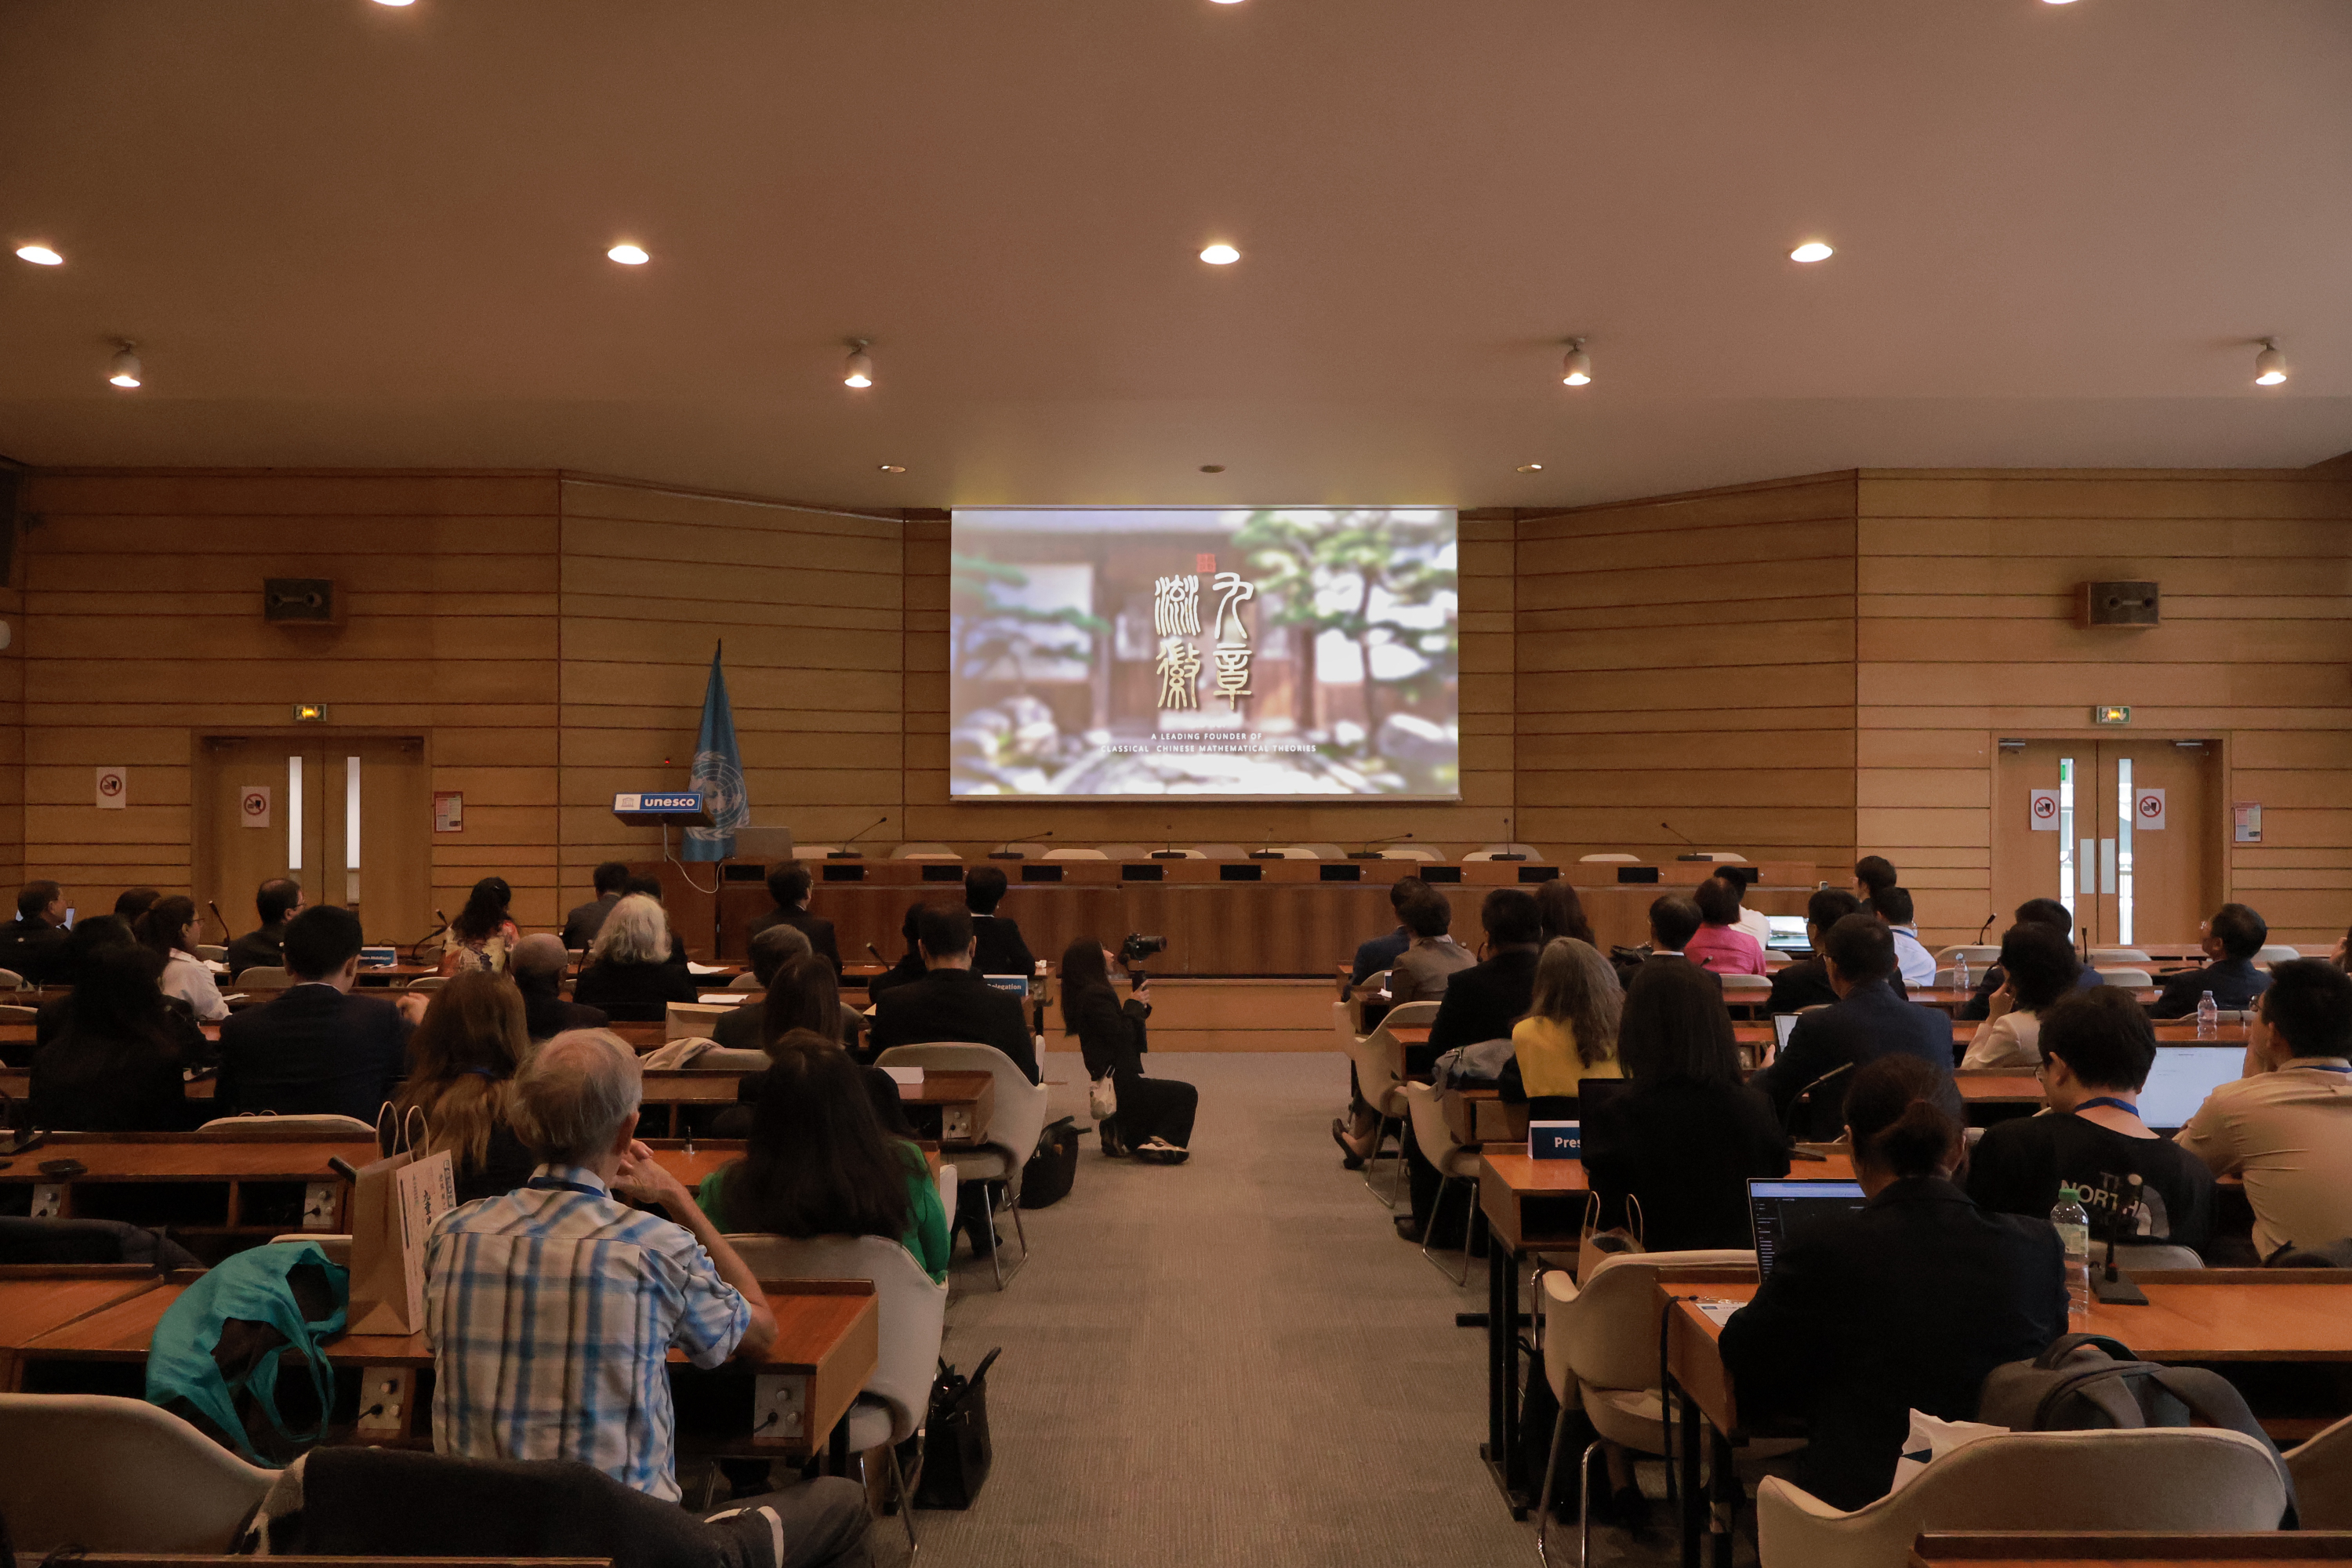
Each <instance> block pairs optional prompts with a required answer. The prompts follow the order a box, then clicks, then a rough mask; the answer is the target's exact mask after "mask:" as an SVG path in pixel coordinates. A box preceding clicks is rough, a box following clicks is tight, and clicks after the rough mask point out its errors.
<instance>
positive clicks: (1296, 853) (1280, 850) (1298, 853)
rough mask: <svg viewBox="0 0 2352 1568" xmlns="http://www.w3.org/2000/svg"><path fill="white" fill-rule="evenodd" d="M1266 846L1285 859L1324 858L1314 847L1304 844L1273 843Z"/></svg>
mask: <svg viewBox="0 0 2352 1568" xmlns="http://www.w3.org/2000/svg"><path fill="white" fill-rule="evenodd" d="M1267 848H1268V849H1269V850H1270V851H1272V852H1273V853H1274V854H1276V855H1279V856H1280V857H1282V858H1284V859H1285V860H1320V859H1321V858H1323V857H1322V856H1320V855H1318V854H1317V853H1315V851H1314V850H1313V849H1312V848H1310V847H1308V846H1307V845H1304V844H1273V845H1268V846H1267Z"/></svg>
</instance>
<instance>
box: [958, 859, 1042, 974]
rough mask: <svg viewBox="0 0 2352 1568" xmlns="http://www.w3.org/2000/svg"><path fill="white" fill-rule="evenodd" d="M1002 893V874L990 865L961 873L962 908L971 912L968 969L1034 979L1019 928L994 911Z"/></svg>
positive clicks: (1031, 957)
mask: <svg viewBox="0 0 2352 1568" xmlns="http://www.w3.org/2000/svg"><path fill="white" fill-rule="evenodd" d="M1004 892H1005V880H1004V873H1003V871H1002V870H1000V869H998V868H996V867H994V866H974V867H973V868H971V870H969V871H966V872H965V873H964V874H963V902H964V908H966V909H968V910H971V937H972V944H973V952H972V961H971V966H972V967H973V968H974V969H977V970H979V971H980V972H981V973H982V974H1026V975H1030V976H1033V977H1034V975H1035V974H1036V973H1037V959H1036V956H1035V955H1034V953H1032V952H1030V951H1029V944H1028V943H1027V942H1023V941H1022V940H1021V928H1020V926H1019V925H1017V924H1015V923H1014V921H1013V918H1012V917H1011V916H1010V915H1000V914H998V913H997V912H996V909H997V906H998V905H999V904H1001V903H1003V901H1004Z"/></svg>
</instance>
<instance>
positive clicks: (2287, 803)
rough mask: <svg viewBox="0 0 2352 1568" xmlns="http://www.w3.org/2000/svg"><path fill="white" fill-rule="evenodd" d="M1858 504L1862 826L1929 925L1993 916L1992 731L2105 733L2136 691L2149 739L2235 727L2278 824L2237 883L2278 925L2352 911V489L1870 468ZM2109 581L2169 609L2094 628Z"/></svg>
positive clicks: (2241, 779) (2254, 476) (2231, 790)
mask: <svg viewBox="0 0 2352 1568" xmlns="http://www.w3.org/2000/svg"><path fill="white" fill-rule="evenodd" d="M1857 514H1858V524H1857V546H1856V563H1855V567H1856V581H1857V583H1858V584H1859V586H1860V589H1861V599H1860V603H1859V605H1858V608H1857V615H1856V623H1855V625H1856V649H1857V658H1858V660H1859V664H1858V669H1857V677H1856V679H1857V684H1858V687H1859V690H1860V708H1859V711H1858V714H1857V720H1856V730H1857V735H1856V742H1857V744H1856V751H1857V753H1858V756H1859V759H1860V765H1859V767H1858V769H1857V773H1856V778H1857V781H1858V799H1859V800H1860V802H1861V805H1862V810H1861V813H1860V822H1859V826H1858V834H1859V841H1860V845H1861V847H1862V849H1863V851H1864V852H1865V853H1877V854H1883V855H1885V856H1886V857H1887V858H1890V859H1892V860H1893V861H1895V864H1896V865H1897V866H1899V867H1902V868H1904V877H1905V880H1906V883H1908V884H1910V885H1911V886H1912V887H1913V889H1915V891H1916V893H1917V894H1918V904H1919V912H1920V919H1921V923H1922V927H1923V934H1924V935H1926V936H1927V939H1928V940H1929V941H1930V942H1936V941H1958V940H1964V939H1965V938H1966V937H1967V936H1968V935H1969V933H1971V932H1973V931H1975V930H1976V927H1977V922H1978V921H1980V920H1982V919H1983V918H1984V910H1985V900H1986V896H1987V891H1988V889H1990V885H1991V884H1990V842H1991V817H1990V811H1991V808H1992V805H1993V803H1992V800H1991V795H1990V791H1991V785H1992V756H1991V750H1992V743H1993V742H1994V741H1995V740H1997V739H1998V738H1999V737H2000V735H2003V734H2027V735H2047V736H2076V737H2084V738H2088V737H2091V736H2093V735H2095V734H2096V733H2098V731H2094V730H2093V729H2092V727H2091V726H2090V724H2089V717H2090V716H2089V712H2088V709H2089V707H2090V705H2091V704H2093V703H2099V702H2124V703H2129V704H2131V705H2132V709H2133V721H2132V726H2131V730H2130V731H2128V733H2129V734H2131V735H2133V736H2147V737H2149V738H2160V737H2167V736H2176V737H2180V738H2197V737H2215V736H2218V737H2221V738H2222V739H2224V740H2225V741H2226V742H2227V746H2226V749H2225V752H2224V755H2225V758H2226V759H2227V762H2228V763H2229V766H2230V769H2231V773H2230V776H2229V778H2228V781H2227V784H2226V789H2225V795H2226V798H2227V799H2232V800H2259V801H2261V802H2262V803H2263V806H2264V827H2265V835H2264V837H2265V842H2264V844H2263V846H2262V847H2258V848H2257V847H2246V848H2240V849H2234V850H2233V851H2232V852H2231V856H2230V858H2229V860H2228V867H2229V870H2228V877H2229V880H2230V882H2231V887H2230V888H2229V889H2222V892H2223V893H2224V894H2225V895H2226V894H2230V893H2234V895H2235V896H2237V897H2240V898H2242V899H2244V900H2246V901H2247V902H2250V903H2252V904H2253V905H2254V906H2255V907H2256V908H2258V909H2260V910H2263V914H2264V916H2265V917H2266V918H2267V919H2268V920H2269V921H2271V924H2272V929H2273V933H2274V934H2275V935H2276V936H2277V938H2278V939H2279V940H2281V941H2285V942H2326V941H2331V940H2333V939H2334V938H2335V937H2336V936H2337V935H2340V934H2341V933H2342V931H2343V930H2344V929H2345V927H2346V925H2347V923H2352V810H2345V809H2340V808H2339V803H2341V802H2343V801H2345V800H2346V799H2347V796H2346V795H2345V792H2344V786H2345V784H2347V782H2352V741H2347V737H2346V735H2345V733H2344V731H2345V729H2346V726H2347V721H2352V673H2348V672H2347V667H2352V626H2347V615H2352V549H2347V544H2352V531H2348V530H2352V484H2347V483H2346V482H2344V480H2343V479H2342V477H2341V476H2340V475H2339V476H2337V477H2336V478H2334V479H2330V478H2328V477H2326V476H2325V475H2323V474H2321V473H2317V472H2270V471H2250V472H2239V473H2208V472H2179V473H2172V472H2149V471H2132V472H2117V473H2095V472H2080V471H2075V472H2066V473H2037V472H2008V473H2000V472H1991V473H1971V474H1954V473H1909V472H1873V471H1865V472H1864V473H1863V474H1862V476H1861V479H1860V481H1859V498H1858V505H1857ZM2113 579H2152V580H2154V581H2156V582H2158V583H2159V584H2162V586H2163V591H2164V604H2163V616H2164V624H2163V625H2161V626H2157V627H2153V628H2150V629H2147V630H2144V631H2129V632H2114V631H2086V630H2082V629H2078V628H2077V627H2076V626H2074V585H2075V584H2078V583H2082V582H2087V581H2104V580H2113ZM2106 733H2107V734H2109V735H2113V734H2114V733H2115V731H2106ZM2225 828H2226V824H2225V823H2224V824H2217V825H2215V830H2216V831H2221V830H2225ZM1958 856H1966V857H1967V859H1966V861H1965V862H1963V861H1960V860H1958V859H1955V858H1954V857H1958ZM1914 867H1918V868H1920V869H1917V870H1915V869H1913V868H1914ZM2146 934H2147V938H2148V940H2150V941H2168V940H2188V939H2193V937H2194V935H2195V933H2194V932H2193V931H2179V932H2176V931H2155V932H2148V933H2146Z"/></svg>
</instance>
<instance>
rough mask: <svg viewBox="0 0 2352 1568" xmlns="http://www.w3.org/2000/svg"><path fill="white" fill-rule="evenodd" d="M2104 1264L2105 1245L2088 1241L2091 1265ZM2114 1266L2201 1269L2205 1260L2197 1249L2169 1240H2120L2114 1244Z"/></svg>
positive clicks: (2135, 1269)
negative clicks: (2176, 1245) (2179, 1245)
mask: <svg viewBox="0 0 2352 1568" xmlns="http://www.w3.org/2000/svg"><path fill="white" fill-rule="evenodd" d="M2106 1266H2107V1245H2106V1243H2105V1242H2103V1241H2094V1242H2093V1243H2092V1244H2091V1267H2092V1268H2105V1267H2106ZM2204 1267H2205V1260H2204V1259H2203V1258H2200V1257H2199V1256H2198V1255H2197V1252H2196V1249H2195V1248H2193V1247H2175V1246H2174V1245H2173V1244H2172V1243H2170V1242H2168V1241H2119V1242H2117V1243H2116V1268H2126V1269H2130V1270H2132V1271H2133V1272H2135V1273H2137V1272H2138V1271H2139V1270H2141V1269H2147V1268H2204Z"/></svg>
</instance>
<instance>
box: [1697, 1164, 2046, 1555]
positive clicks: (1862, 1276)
mask: <svg viewBox="0 0 2352 1568" xmlns="http://www.w3.org/2000/svg"><path fill="white" fill-rule="evenodd" d="M2063 1268H2064V1254H2063V1252H2062V1250H2061V1249H2060V1247H2059V1242H2058V1233H2057V1232H2056V1231H2055V1230H2053V1229H2052V1228H2051V1226H2050V1225H2049V1222H2047V1221H2046V1220H2038V1219H2027V1218H2024V1217H2021V1216H2020V1215H2000V1214H1994V1213H1992V1212H1990V1210H1987V1209H1983V1208H1979V1206H1978V1205H1976V1204H1974V1203H1972V1202H1970V1201H1969V1195H1968V1194H1966V1193H1964V1192H1962V1191H1960V1189H1959V1188H1958V1187H1956V1186H1954V1185H1952V1184H1950V1183H1949V1182H1944V1181H1938V1180H1937V1179H1936V1178H1934V1177H1931V1176H1922V1177H1916V1178H1914V1179H1912V1180H1909V1181H1902V1182H1897V1183H1895V1184H1894V1185H1893V1186H1891V1187H1888V1188H1887V1189H1886V1190H1885V1191H1884V1192H1882V1193H1880V1194H1878V1195H1877V1196H1876V1197H1874V1198H1873V1199H1871V1200H1870V1203H1869V1205H1868V1206H1867V1207H1865V1208H1864V1210H1863V1211H1862V1212H1861V1213H1859V1214H1855V1215H1847V1216H1844V1217H1843V1218H1840V1219H1836V1220H1832V1221H1827V1222H1824V1223H1822V1225H1819V1226H1815V1227H1814V1228H1812V1229H1811V1230H1809V1231H1806V1232H1804V1233H1802V1234H1800V1235H1798V1236H1796V1237H1793V1238H1791V1239H1790V1241H1789V1242H1788V1244H1787V1245H1786V1247H1784V1248H1783V1249H1782V1250H1781V1252H1780V1257H1779V1259H1778V1260H1777V1262H1776V1263H1775V1264H1774V1266H1773V1268H1772V1274H1771V1277H1770V1278H1769V1279H1766V1280H1765V1281H1764V1284H1763V1286H1762V1288H1761V1289H1759V1290H1758V1291H1757V1292H1756V1299H1755V1300H1754V1301H1752V1302H1750V1303H1749V1304H1748V1306H1747V1307H1745V1308H1743V1309H1741V1310H1739V1311H1738V1313H1736V1314H1734V1315H1733V1317H1732V1319H1731V1321H1729V1322H1728V1323H1726V1324H1725V1325H1724V1329H1723V1340H1722V1347H1723V1364H1724V1367H1725V1369H1726V1370H1727V1371H1728V1372H1729V1373H1730V1374H1731V1377H1732V1382H1733V1384H1734V1385H1735V1389H1736V1391H1737V1394H1738V1400H1739V1407H1740V1415H1741V1416H1742V1418H1743V1420H1746V1419H1748V1418H1752V1417H1766V1416H1771V1415H1797V1416H1801V1417H1803V1418H1804V1420H1805V1423H1806V1428H1807V1432H1808V1434H1809V1436H1811V1445H1810V1446H1809V1447H1807V1448H1806V1449H1805V1453H1804V1458H1803V1459H1802V1461H1801V1467H1800V1469H1799V1472H1798V1484H1799V1485H1800V1486H1801V1487H1803V1488H1804V1489H1806V1490H1807V1491H1809V1492H1811V1493H1812V1494H1813V1495H1814V1496H1815V1497H1818V1498H1820V1499H1821V1500H1822V1501H1824V1502H1827V1503H1830V1504H1832V1506H1834V1507H1837V1508H1842V1509H1857V1508H1860V1507H1862V1506H1863V1505H1864V1503H1867V1502H1869V1501H1871V1500H1874V1499H1875V1498H1878V1497H1882V1496H1884V1495H1885V1492H1886V1489H1887V1488H1888V1487H1889V1486H1891V1485H1892V1484H1893V1483H1894V1479H1895V1459H1896V1458H1898V1457H1899V1456H1900V1454H1901V1452H1902V1448H1903V1441H1904V1438H1905V1437H1906V1436H1907V1435H1908V1433H1909V1430H1910V1412H1911V1411H1913V1410H1924V1411H1926V1412H1927V1414H1928V1415H1935V1416H1940V1417H1942V1418H1943V1419H1945V1420H1948V1421H1968V1420H1973V1419H1974V1418H1975V1416H1976V1414H1977V1393H1978V1389H1979V1386H1980V1385H1981V1384H1983V1382H1984V1379H1985V1374H1986V1373H1989V1372H1990V1371H1991V1370H1992V1369H1993V1368H1994V1367H1996V1366H1999V1365H2000V1364H2001V1363H2003V1362H2011V1361H2024V1360H2027V1359H2030V1358H2032V1357H2033V1356H2036V1355H2039V1354H2041V1353H2042V1347H2043V1346H2045V1345H2047V1344H2048V1343H2049V1342H2051V1341H2053V1340H2054V1339H2056V1338H2057V1337H2058V1336H2059V1335H2061V1334H2063V1333H2064V1332H2065V1331H2066V1280H2065V1275H2064V1271H2063Z"/></svg>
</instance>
